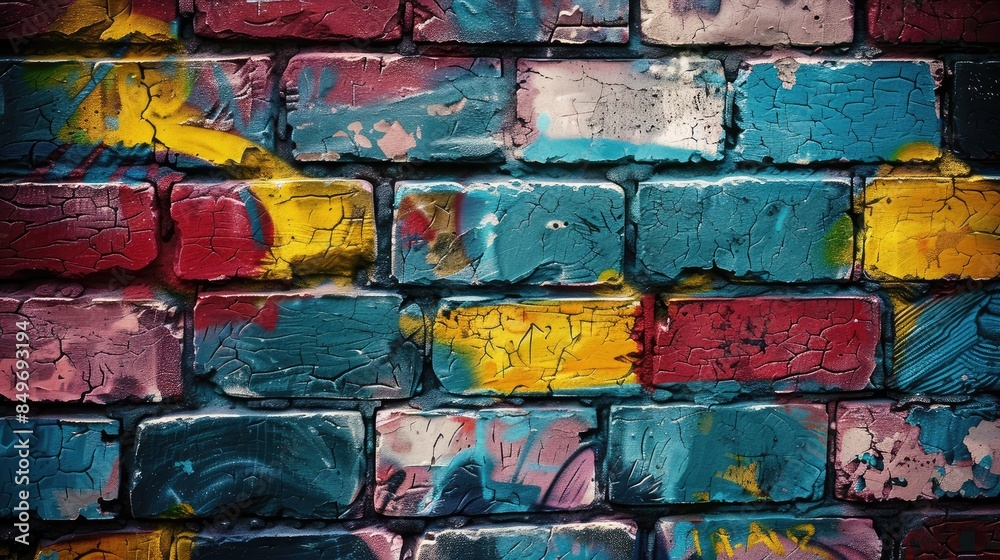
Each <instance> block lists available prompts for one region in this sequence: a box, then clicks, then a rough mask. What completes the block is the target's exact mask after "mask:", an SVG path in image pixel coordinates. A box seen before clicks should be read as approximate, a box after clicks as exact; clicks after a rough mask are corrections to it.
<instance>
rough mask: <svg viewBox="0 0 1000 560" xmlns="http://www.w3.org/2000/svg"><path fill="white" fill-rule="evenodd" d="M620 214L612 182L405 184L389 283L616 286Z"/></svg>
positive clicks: (399, 190)
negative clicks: (395, 281)
mask: <svg viewBox="0 0 1000 560" xmlns="http://www.w3.org/2000/svg"><path fill="white" fill-rule="evenodd" d="M624 214H625V195H624V193H623V192H622V190H621V188H619V187H618V186H617V185H615V184H613V183H583V182H579V183H578V182H565V183H562V182H551V181H532V182H521V181H518V180H512V181H503V182H499V181H498V182H487V183H471V184H468V185H461V184H458V183H450V182H410V181H403V182H401V183H397V184H396V215H395V220H394V225H393V228H394V229H393V275H394V276H395V277H396V278H398V279H399V280H400V281H401V282H403V283H407V284H420V285H427V284H432V283H437V282H447V283H455V284H486V283H524V284H559V285H588V284H599V283H607V282H616V281H619V280H620V278H621V274H622V259H623V258H624V250H625V218H624Z"/></svg>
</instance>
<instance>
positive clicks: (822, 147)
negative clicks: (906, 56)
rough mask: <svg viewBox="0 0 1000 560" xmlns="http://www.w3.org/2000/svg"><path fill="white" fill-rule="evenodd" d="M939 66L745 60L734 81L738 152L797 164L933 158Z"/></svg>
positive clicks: (936, 139) (925, 63)
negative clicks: (791, 109)
mask: <svg viewBox="0 0 1000 560" xmlns="http://www.w3.org/2000/svg"><path fill="white" fill-rule="evenodd" d="M939 71H940V64H939V63H935V62H932V61H925V60H875V61H854V60H837V59H830V60H817V59H812V58H782V59H776V60H757V61H750V62H747V63H744V67H743V68H742V69H741V70H740V73H739V76H738V77H737V79H736V82H735V84H734V89H735V98H736V126H737V127H738V128H740V130H741V132H740V134H739V138H738V140H737V146H736V153H737V154H738V155H739V156H740V157H741V158H742V159H745V160H750V161H764V162H769V161H773V162H774V163H799V164H805V163H813V162H820V161H838V160H845V161H899V160H904V159H935V158H937V157H938V155H939V146H940V145H941V132H940V130H939V128H940V123H939V118H938V111H937V105H936V103H937V99H936V97H935V89H936V87H937V86H936V84H935V74H936V73H938V72H939ZM789 107H794V108H795V110H794V111H790V110H788V108H789Z"/></svg>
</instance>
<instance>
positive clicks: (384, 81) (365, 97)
mask: <svg viewBox="0 0 1000 560" xmlns="http://www.w3.org/2000/svg"><path fill="white" fill-rule="evenodd" d="M282 82H283V84H284V90H285V96H286V101H287V109H288V124H289V126H291V127H292V132H291V139H292V143H293V144H294V145H295V149H294V154H295V159H297V160H299V161H338V160H376V161H410V160H417V161H459V160H477V161H481V160H495V159H498V158H499V155H500V132H501V125H502V120H503V113H504V111H505V108H506V106H507V104H508V99H509V97H510V91H509V86H508V85H507V84H506V83H505V81H504V80H503V79H502V77H501V72H500V61H499V60H498V59H493V58H457V57H456V58H433V57H415V56H398V55H375V54H331V53H309V54H300V55H296V56H294V57H292V59H291V61H289V63H288V68H287V69H286V70H285V74H284V77H283V78H282Z"/></svg>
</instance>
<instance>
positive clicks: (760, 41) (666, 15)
mask: <svg viewBox="0 0 1000 560" xmlns="http://www.w3.org/2000/svg"><path fill="white" fill-rule="evenodd" d="M641 6H642V20H641V25H642V39H643V41H646V42H649V43H654V44H663V45H706V44H707V45H711V44H725V45H835V44H838V43H850V42H851V39H852V38H853V37H854V5H853V3H852V2H850V0H818V1H817V0H755V1H754V2H747V1H746V0H715V1H712V2H678V1H676V0H642V2H641Z"/></svg>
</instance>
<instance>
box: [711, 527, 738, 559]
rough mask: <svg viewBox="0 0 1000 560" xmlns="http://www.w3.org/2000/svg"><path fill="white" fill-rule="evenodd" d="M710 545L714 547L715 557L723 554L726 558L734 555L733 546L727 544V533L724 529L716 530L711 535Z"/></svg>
mask: <svg viewBox="0 0 1000 560" xmlns="http://www.w3.org/2000/svg"><path fill="white" fill-rule="evenodd" d="M712 543H713V544H714V545H715V555H716V556H719V555H720V554H725V555H726V558H732V557H733V556H735V555H736V553H735V551H734V550H733V545H732V544H730V542H729V532H728V531H726V530H725V529H718V530H717V531H715V532H714V533H712Z"/></svg>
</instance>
